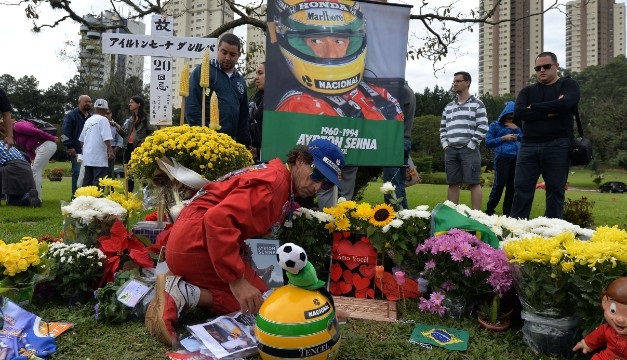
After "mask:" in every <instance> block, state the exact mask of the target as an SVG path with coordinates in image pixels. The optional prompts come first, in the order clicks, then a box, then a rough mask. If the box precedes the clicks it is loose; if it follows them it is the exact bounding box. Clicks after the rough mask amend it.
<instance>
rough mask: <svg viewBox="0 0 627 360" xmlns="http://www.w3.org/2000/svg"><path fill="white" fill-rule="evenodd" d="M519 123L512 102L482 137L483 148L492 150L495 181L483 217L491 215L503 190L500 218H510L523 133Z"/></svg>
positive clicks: (508, 103) (509, 102)
mask: <svg viewBox="0 0 627 360" xmlns="http://www.w3.org/2000/svg"><path fill="white" fill-rule="evenodd" d="M519 125H520V124H519V122H518V121H516V120H514V102H513V101H508V102H507V104H505V108H503V111H502V112H501V115H499V117H498V119H497V120H496V121H495V122H493V123H492V124H490V127H489V128H488V133H487V134H486V136H485V145H486V146H487V147H489V148H493V149H494V182H493V184H492V191H491V192H490V197H489V198H488V208H487V210H486V211H485V212H486V214H488V215H492V214H494V210H495V209H496V206H497V205H498V204H499V201H501V195H502V194H503V189H505V200H503V215H507V216H509V214H510V212H511V211H512V202H513V201H514V174H515V172H516V156H518V149H520V141H521V140H522V131H521V129H520V127H519Z"/></svg>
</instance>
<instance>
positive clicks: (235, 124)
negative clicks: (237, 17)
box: [185, 34, 250, 146]
mask: <svg viewBox="0 0 627 360" xmlns="http://www.w3.org/2000/svg"><path fill="white" fill-rule="evenodd" d="M241 50H242V44H241V42H240V39H239V38H238V37H237V36H236V35H233V34H224V35H222V37H221V38H220V41H219V42H218V59H217V60H215V59H214V60H211V62H210V66H209V88H208V90H209V92H210V93H211V92H215V93H216V95H217V96H218V107H219V110H220V127H221V129H220V132H223V133H225V134H227V135H229V136H230V137H232V138H233V139H235V141H237V142H238V143H240V144H243V145H246V146H249V145H250V137H249V135H248V91H247V85H246V80H245V79H244V77H243V76H242V74H240V72H239V71H237V69H235V64H237V60H238V59H239V57H240V55H241V54H242V52H241ZM203 91H204V89H203V88H201V87H200V65H197V66H196V68H195V69H194V71H192V73H191V75H190V77H189V96H188V97H187V99H186V100H185V118H186V119H187V123H188V124H189V125H192V126H200V125H201V124H202V119H201V116H202V108H201V107H202V96H203ZM206 95H208V94H205V96H206ZM209 103H210V101H209V97H207V100H206V101H205V112H206V114H209V113H210V112H209ZM206 124H209V121H208V119H207V120H206Z"/></svg>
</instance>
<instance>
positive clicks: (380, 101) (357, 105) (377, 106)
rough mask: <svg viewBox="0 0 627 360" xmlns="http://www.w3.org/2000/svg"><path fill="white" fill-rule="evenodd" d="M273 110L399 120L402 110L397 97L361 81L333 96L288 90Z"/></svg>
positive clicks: (401, 116) (400, 119)
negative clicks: (350, 88) (344, 91)
mask: <svg viewBox="0 0 627 360" xmlns="http://www.w3.org/2000/svg"><path fill="white" fill-rule="evenodd" d="M276 111H283V112H296V113H304V114H314V115H330V116H342V117H352V118H363V119H366V120H398V121H403V109H401V106H400V104H399V103H398V100H396V98H394V97H393V96H392V95H391V94H390V93H389V92H388V91H387V90H386V89H384V88H382V87H378V86H375V85H371V84H367V83H365V82H361V83H360V84H359V85H358V86H357V87H356V88H354V89H353V90H351V91H349V92H347V93H345V94H342V95H334V96H332V95H318V94H315V95H314V94H312V93H305V92H302V91H289V92H287V93H286V94H285V95H284V96H283V98H282V99H281V101H280V102H279V105H278V106H277V108H276Z"/></svg>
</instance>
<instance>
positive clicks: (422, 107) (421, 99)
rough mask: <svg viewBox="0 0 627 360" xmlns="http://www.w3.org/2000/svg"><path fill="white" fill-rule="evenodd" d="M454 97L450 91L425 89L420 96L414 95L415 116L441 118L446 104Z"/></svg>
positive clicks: (437, 88) (435, 88)
mask: <svg viewBox="0 0 627 360" xmlns="http://www.w3.org/2000/svg"><path fill="white" fill-rule="evenodd" d="M454 97H455V95H454V94H453V92H452V91H450V90H445V89H444V88H441V87H439V86H437V85H436V86H435V87H434V88H433V91H431V90H430V89H429V88H425V90H424V92H423V93H422V94H420V93H416V115H417V116H421V115H435V116H442V111H443V110H444V108H445V107H446V104H448V103H449V102H451V100H453V98H454Z"/></svg>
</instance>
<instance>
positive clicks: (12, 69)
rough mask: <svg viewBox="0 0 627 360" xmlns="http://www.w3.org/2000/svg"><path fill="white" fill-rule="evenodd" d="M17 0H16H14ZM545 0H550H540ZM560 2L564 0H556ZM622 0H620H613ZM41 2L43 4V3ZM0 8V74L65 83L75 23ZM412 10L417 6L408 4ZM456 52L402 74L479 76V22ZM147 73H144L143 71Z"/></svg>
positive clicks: (90, 1) (90, 4)
mask: <svg viewBox="0 0 627 360" xmlns="http://www.w3.org/2000/svg"><path fill="white" fill-rule="evenodd" d="M14 2H16V0H14ZM390 2H399V3H405V4H407V3H414V0H410V1H408V0H390ZM544 2H545V6H547V4H548V3H552V2H553V0H545V1H544ZM559 2H560V3H565V0H560V1H559ZM617 2H620V3H623V2H625V0H618V1H617ZM478 4H479V0H470V1H469V0H463V1H461V0H460V1H458V4H457V5H456V8H457V9H461V10H467V9H470V8H476V7H478ZM72 5H73V6H75V7H76V12H77V13H79V14H85V13H87V12H88V11H92V12H94V13H99V12H100V11H102V10H105V9H107V8H108V5H109V2H108V1H100V0H80V1H74V2H73V3H72ZM44 7H45V8H48V5H47V4H45V6H44ZM0 9H1V11H0V13H1V14H2V30H0V44H2V57H1V59H2V60H0V75H1V74H10V75H12V76H13V77H15V78H16V79H17V78H20V77H22V76H25V75H33V76H35V77H36V78H37V79H38V80H39V86H40V89H46V88H48V87H49V86H50V85H52V84H54V83H57V82H61V83H66V82H67V81H68V80H69V79H70V78H71V77H72V76H74V74H75V73H76V65H75V64H74V63H72V62H71V61H70V60H67V59H65V60H64V59H62V58H61V57H60V56H59V53H60V52H61V51H63V50H67V51H71V52H75V51H76V50H75V49H74V48H71V47H67V46H66V45H65V42H66V41H72V42H73V43H74V44H75V45H76V44H78V40H79V39H80V35H79V32H78V29H79V25H77V24H76V23H73V22H70V21H65V22H64V23H63V24H62V25H60V26H58V27H56V28H54V29H49V28H46V29H44V30H43V31H42V32H41V33H39V34H34V33H32V32H31V31H30V29H31V28H32V24H31V23H30V21H29V20H27V19H26V16H25V14H24V9H23V7H18V6H3V5H0ZM51 13H52V10H46V12H45V13H43V14H41V18H42V19H50V17H49V15H50V14H51ZM412 13H414V14H417V13H418V9H417V8H414V9H412ZM564 20H565V19H564V15H563V14H562V13H560V12H558V11H555V10H553V11H550V12H548V13H547V14H546V15H545V21H544V49H545V50H547V51H553V52H555V53H556V54H557V56H558V61H559V62H560V63H561V64H564V63H565V59H564V56H565V52H564V41H565V40H564V37H565V29H564ZM420 29H421V27H420V23H419V22H418V21H416V20H413V21H411V22H410V33H409V36H410V42H411V41H412V36H413V35H414V34H418V35H419V34H420V31H421V30H420ZM236 34H237V35H240V36H242V37H243V36H245V29H244V28H243V27H240V29H236ZM456 47H457V55H451V56H449V57H448V58H447V59H445V60H444V61H442V62H441V63H439V64H436V68H443V70H440V71H438V72H437V73H435V74H434V71H433V64H432V63H430V62H428V61H425V60H409V61H408V62H407V68H406V72H405V77H406V79H407V81H409V84H410V86H411V87H412V88H413V89H414V91H416V92H422V91H423V90H424V89H425V88H426V87H428V88H431V89H433V87H434V86H435V85H436V84H437V85H439V86H441V87H444V88H449V87H450V83H451V80H452V78H453V73H455V72H456V71H460V70H465V71H468V72H470V73H471V75H472V76H473V79H478V74H477V71H478V27H475V29H474V31H473V32H466V33H465V34H464V35H463V36H462V38H461V40H460V41H459V42H458V43H457V44H456ZM144 78H145V79H148V77H147V76H144ZM477 89H478V86H477V82H476V81H475V82H473V83H472V86H471V89H470V90H471V92H472V93H476V92H477Z"/></svg>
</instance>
